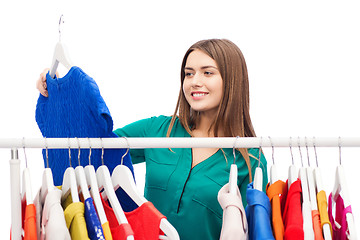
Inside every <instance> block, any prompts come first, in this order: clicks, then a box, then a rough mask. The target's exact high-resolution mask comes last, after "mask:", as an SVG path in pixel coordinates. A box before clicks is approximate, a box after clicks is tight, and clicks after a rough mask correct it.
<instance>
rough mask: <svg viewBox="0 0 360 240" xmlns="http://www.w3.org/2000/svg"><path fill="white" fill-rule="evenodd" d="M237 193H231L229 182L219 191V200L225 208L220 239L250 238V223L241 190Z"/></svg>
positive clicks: (239, 239)
mask: <svg viewBox="0 0 360 240" xmlns="http://www.w3.org/2000/svg"><path fill="white" fill-rule="evenodd" d="M236 190H237V192H236V195H234V194H232V193H229V183H227V184H225V185H224V186H223V187H222V188H221V189H220V191H219V192H218V201H219V203H220V206H221V208H222V209H223V222H222V227H221V235H220V240H236V239H238V240H245V239H248V224H247V219H246V213H245V209H244V206H243V204H242V200H241V195H240V191H239V189H238V188H236Z"/></svg>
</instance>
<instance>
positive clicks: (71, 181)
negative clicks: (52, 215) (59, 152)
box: [61, 139, 80, 203]
mask: <svg viewBox="0 0 360 240" xmlns="http://www.w3.org/2000/svg"><path fill="white" fill-rule="evenodd" d="M69 164H70V166H69V167H68V168H67V169H66V170H65V173H64V177H63V183H62V188H61V191H62V194H61V201H64V200H65V199H66V198H67V197H68V196H69V194H70V193H71V199H72V202H73V203H75V202H80V200H79V192H78V188H77V184H76V175H75V169H74V168H73V167H72V166H71V151H70V139H69Z"/></svg>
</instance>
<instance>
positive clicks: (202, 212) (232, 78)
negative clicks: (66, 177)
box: [37, 39, 267, 240]
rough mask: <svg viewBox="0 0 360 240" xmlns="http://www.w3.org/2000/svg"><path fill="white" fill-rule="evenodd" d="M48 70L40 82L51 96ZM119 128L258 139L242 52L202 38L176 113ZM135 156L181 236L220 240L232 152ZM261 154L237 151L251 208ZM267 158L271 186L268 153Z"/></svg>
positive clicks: (187, 61) (190, 55) (136, 152)
mask: <svg viewBox="0 0 360 240" xmlns="http://www.w3.org/2000/svg"><path fill="white" fill-rule="evenodd" d="M46 73H47V71H44V72H43V73H42V74H41V76H40V79H39V80H38V83H37V86H38V89H39V91H40V93H41V94H43V95H44V96H47V92H46V83H45V80H46V77H45V75H46ZM114 132H115V134H117V135H118V136H126V137H236V136H240V137H255V131H254V129H253V126H252V123H251V119H250V113H249V82H248V74H247V67H246V63H245V59H244V56H243V55H242V52H241V51H240V49H239V48H238V47H237V46H236V45H235V44H234V43H232V42H231V41H229V40H226V39H209V40H203V41H199V42H197V43H195V44H194V45H192V46H191V47H190V48H189V49H188V51H187V52H186V53H185V56H184V59H183V62H182V66H181V89H180V93H179V98H178V102H177V105H176V108H175V112H174V115H173V116H172V117H167V116H159V117H153V118H149V119H143V120H140V121H137V122H134V123H132V124H129V125H127V126H125V127H123V128H119V129H116V130H115V131H114ZM130 154H131V158H132V161H133V163H134V164H136V163H140V162H144V161H145V162H146V180H145V191H144V195H145V197H146V198H147V199H148V200H149V201H151V202H152V203H153V204H154V205H155V207H156V208H157V209H158V210H159V211H160V212H161V213H162V214H164V215H165V216H166V217H167V219H168V220H169V222H170V223H171V224H172V225H173V226H174V227H175V228H176V230H177V231H178V233H179V235H180V238H181V239H182V240H186V239H219V236H220V231H221V224H222V209H221V207H220V205H219V203H218V201H217V194H218V191H219V190H220V188H221V187H222V186H223V185H225V184H226V183H227V182H228V181H229V172H230V165H231V163H232V162H233V161H234V157H233V153H232V149H214V148H194V149H187V148H186V149H185V148H184V149H131V150H130ZM258 156H259V150H258V149H238V151H237V154H236V164H237V166H238V186H239V189H240V192H241V195H242V200H243V204H244V206H246V188H247V184H248V183H249V182H251V181H252V178H253V175H254V171H255V168H256V167H257V166H258V164H259V160H258ZM260 162H261V164H260V166H261V168H262V170H263V173H264V176H263V180H264V182H263V186H266V183H267V165H266V160H265V158H264V157H263V156H261V159H260Z"/></svg>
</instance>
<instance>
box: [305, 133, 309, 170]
mask: <svg viewBox="0 0 360 240" xmlns="http://www.w3.org/2000/svg"><path fill="white" fill-rule="evenodd" d="M305 148H306V154H307V159H308V165H309V167H310V157H309V148H308V141H307V137H306V136H305Z"/></svg>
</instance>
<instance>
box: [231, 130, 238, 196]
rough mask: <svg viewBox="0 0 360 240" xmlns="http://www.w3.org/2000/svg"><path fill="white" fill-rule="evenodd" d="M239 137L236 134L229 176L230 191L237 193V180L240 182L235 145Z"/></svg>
mask: <svg viewBox="0 0 360 240" xmlns="http://www.w3.org/2000/svg"><path fill="white" fill-rule="evenodd" d="M238 138H239V136H236V139H235V143H234V146H233V155H234V162H233V164H231V166H230V176H229V193H231V194H234V195H236V192H237V190H236V189H237V188H239V187H238V185H237V182H238V168H237V165H236V164H235V160H236V155H235V145H236V142H237V139H238Z"/></svg>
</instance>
